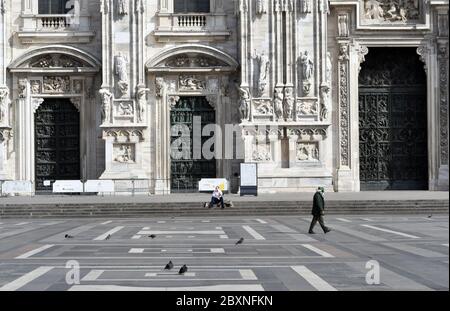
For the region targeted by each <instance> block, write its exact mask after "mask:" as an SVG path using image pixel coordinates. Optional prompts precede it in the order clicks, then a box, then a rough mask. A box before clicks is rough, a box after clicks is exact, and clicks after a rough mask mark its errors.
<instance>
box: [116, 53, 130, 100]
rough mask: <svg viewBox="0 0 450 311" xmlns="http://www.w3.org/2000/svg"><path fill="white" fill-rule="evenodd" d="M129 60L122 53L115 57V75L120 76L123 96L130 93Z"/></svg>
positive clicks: (119, 83)
mask: <svg viewBox="0 0 450 311" xmlns="http://www.w3.org/2000/svg"><path fill="white" fill-rule="evenodd" d="M127 66H128V59H127V58H126V57H125V56H123V54H122V53H121V52H119V54H118V55H117V56H116V57H115V67H116V70H115V73H116V75H118V76H119V82H118V85H119V89H120V91H121V93H122V95H124V94H126V93H127V92H128V69H127Z"/></svg>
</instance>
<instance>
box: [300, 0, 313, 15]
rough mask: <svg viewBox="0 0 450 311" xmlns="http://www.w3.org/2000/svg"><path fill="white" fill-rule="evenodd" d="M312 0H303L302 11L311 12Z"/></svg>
mask: <svg viewBox="0 0 450 311" xmlns="http://www.w3.org/2000/svg"><path fill="white" fill-rule="evenodd" d="M311 10H312V2H311V0H301V5H300V12H301V13H311Z"/></svg>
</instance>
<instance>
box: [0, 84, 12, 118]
mask: <svg viewBox="0 0 450 311" xmlns="http://www.w3.org/2000/svg"><path fill="white" fill-rule="evenodd" d="M9 104H10V100H9V90H8V89H7V88H5V87H2V88H0V123H4V122H8V119H9Z"/></svg>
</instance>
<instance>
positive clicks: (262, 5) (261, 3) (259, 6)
mask: <svg viewBox="0 0 450 311" xmlns="http://www.w3.org/2000/svg"><path fill="white" fill-rule="evenodd" d="M265 13H267V10H266V0H256V14H257V15H263V14H265Z"/></svg>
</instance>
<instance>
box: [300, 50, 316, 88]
mask: <svg viewBox="0 0 450 311" xmlns="http://www.w3.org/2000/svg"><path fill="white" fill-rule="evenodd" d="M300 61H301V63H302V68H303V80H304V81H309V80H311V78H312V75H313V70H314V63H313V61H312V60H311V58H310V57H309V53H308V51H305V53H303V54H301V57H300Z"/></svg>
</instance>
